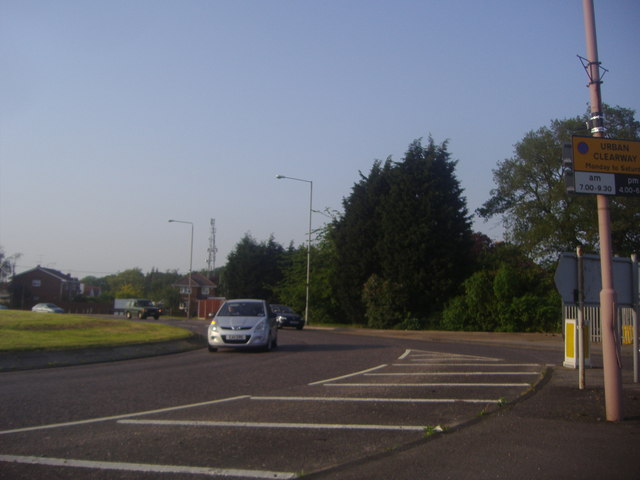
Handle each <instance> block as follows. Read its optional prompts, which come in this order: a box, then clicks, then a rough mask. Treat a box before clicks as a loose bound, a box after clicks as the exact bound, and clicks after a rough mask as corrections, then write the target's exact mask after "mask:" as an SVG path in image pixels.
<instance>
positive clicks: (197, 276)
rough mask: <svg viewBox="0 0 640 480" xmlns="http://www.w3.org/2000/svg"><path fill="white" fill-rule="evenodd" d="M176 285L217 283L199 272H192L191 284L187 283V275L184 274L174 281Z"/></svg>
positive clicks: (203, 285)
mask: <svg viewBox="0 0 640 480" xmlns="http://www.w3.org/2000/svg"><path fill="white" fill-rule="evenodd" d="M175 285H176V286H178V287H179V286H193V287H201V288H202V287H217V285H216V284H215V283H214V282H212V281H211V280H209V279H208V278H207V277H205V276H204V275H202V274H201V273H197V272H193V273H192V274H191V284H189V275H185V276H184V277H182V278H181V279H180V280H178V281H177V282H176V283H175Z"/></svg>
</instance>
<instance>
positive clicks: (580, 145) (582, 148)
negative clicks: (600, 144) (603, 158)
mask: <svg viewBox="0 0 640 480" xmlns="http://www.w3.org/2000/svg"><path fill="white" fill-rule="evenodd" d="M588 151H589V145H587V143H586V142H580V143H578V152H580V153H581V154H583V155H584V154H585V153H587V152H588Z"/></svg>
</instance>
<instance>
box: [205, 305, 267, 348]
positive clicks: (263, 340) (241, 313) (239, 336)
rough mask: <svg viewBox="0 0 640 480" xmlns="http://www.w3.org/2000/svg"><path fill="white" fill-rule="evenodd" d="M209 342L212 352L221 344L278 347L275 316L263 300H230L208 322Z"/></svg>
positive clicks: (237, 346)
mask: <svg viewBox="0 0 640 480" xmlns="http://www.w3.org/2000/svg"><path fill="white" fill-rule="evenodd" d="M207 343H208V345H209V351H210V352H215V351H217V350H218V348H220V347H231V348H261V349H263V350H265V351H269V350H272V349H274V348H276V347H277V346H278V324H277V322H276V315H275V314H274V313H273V312H272V311H271V307H270V305H269V304H268V303H267V302H266V301H264V300H255V299H239V300H227V301H226V302H224V303H223V304H222V306H221V307H220V309H219V310H218V313H216V315H215V317H213V320H212V321H211V325H209V329H208V332H207Z"/></svg>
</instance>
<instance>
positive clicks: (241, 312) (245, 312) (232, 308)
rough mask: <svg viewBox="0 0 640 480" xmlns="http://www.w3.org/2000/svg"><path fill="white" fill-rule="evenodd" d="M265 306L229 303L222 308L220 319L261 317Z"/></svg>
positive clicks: (252, 303)
mask: <svg viewBox="0 0 640 480" xmlns="http://www.w3.org/2000/svg"><path fill="white" fill-rule="evenodd" d="M264 315H265V313H264V306H263V304H262V303H259V302H227V303H225V304H224V305H222V307H221V308H220V311H219V312H218V316H219V317H260V316H264Z"/></svg>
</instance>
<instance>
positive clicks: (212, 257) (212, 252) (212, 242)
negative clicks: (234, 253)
mask: <svg viewBox="0 0 640 480" xmlns="http://www.w3.org/2000/svg"><path fill="white" fill-rule="evenodd" d="M217 251H218V249H217V248H216V219H215V218H212V219H211V234H210V235H209V248H208V249H207V253H208V254H209V256H208V258H207V270H208V271H209V278H211V276H212V275H213V271H214V270H215V268H216V252H217Z"/></svg>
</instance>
